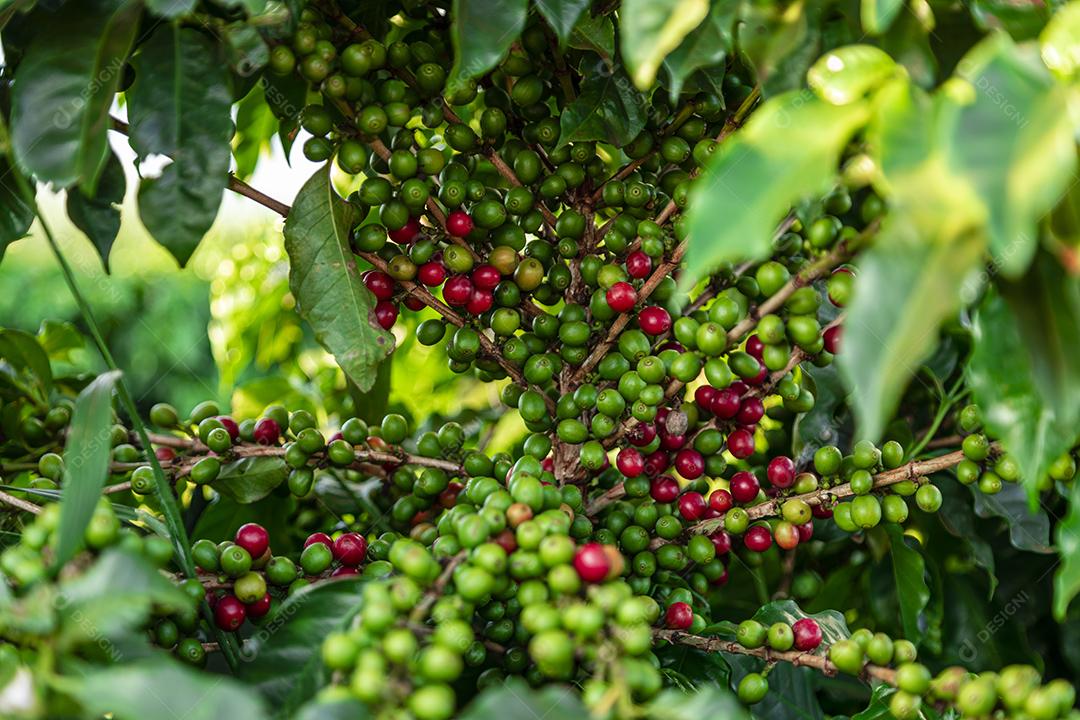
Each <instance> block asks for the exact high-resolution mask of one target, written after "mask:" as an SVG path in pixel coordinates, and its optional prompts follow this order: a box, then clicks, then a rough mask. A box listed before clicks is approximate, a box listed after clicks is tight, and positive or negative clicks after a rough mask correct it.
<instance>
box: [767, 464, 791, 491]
mask: <svg viewBox="0 0 1080 720" xmlns="http://www.w3.org/2000/svg"><path fill="white" fill-rule="evenodd" d="M768 474H769V483H770V484H771V485H772V486H773V487H776V488H780V489H781V490H783V489H786V488H789V487H791V486H792V485H794V484H795V462H794V461H793V460H792V459H791V458H789V457H787V456H785V455H780V456H778V457H774V458H773V459H772V460H770V461H769V470H768Z"/></svg>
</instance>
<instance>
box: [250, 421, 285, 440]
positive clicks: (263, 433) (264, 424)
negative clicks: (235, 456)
mask: <svg viewBox="0 0 1080 720" xmlns="http://www.w3.org/2000/svg"><path fill="white" fill-rule="evenodd" d="M253 437H254V438H255V442H257V443H258V444H260V445H277V443H278V438H280V437H281V426H280V425H278V424H277V421H276V420H274V419H273V418H262V419H261V420H259V422H257V423H255V431H254V433H253Z"/></svg>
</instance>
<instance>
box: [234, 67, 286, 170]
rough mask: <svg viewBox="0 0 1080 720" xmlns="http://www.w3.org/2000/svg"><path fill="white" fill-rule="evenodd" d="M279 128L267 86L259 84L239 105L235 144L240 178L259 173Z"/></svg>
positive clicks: (237, 108) (237, 107)
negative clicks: (269, 101) (264, 156)
mask: <svg viewBox="0 0 1080 720" xmlns="http://www.w3.org/2000/svg"><path fill="white" fill-rule="evenodd" d="M277 128H278V122H277V119H276V118H275V117H274V113H273V111H272V110H271V109H270V106H269V105H268V104H267V100H266V91H265V89H264V86H263V84H262V83H258V84H256V85H255V87H253V88H252V89H251V91H250V92H249V93H248V94H247V95H245V96H244V99H243V100H241V101H240V102H239V103H238V104H237V106H236V135H234V136H233V142H232V146H233V157H234V158H235V159H236V176H237V177H238V178H240V179H241V180H247V179H249V178H250V177H251V175H252V174H253V173H254V172H255V166H256V165H258V163H259V158H260V157H261V156H262V154H263V152H264V151H268V150H269V147H270V139H271V138H272V137H274V132H275V131H276V130H277Z"/></svg>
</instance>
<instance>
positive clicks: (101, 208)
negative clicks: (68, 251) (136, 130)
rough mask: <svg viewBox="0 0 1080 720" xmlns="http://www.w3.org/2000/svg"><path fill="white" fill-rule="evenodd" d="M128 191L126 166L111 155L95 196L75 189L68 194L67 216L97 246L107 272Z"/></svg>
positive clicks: (110, 153)
mask: <svg viewBox="0 0 1080 720" xmlns="http://www.w3.org/2000/svg"><path fill="white" fill-rule="evenodd" d="M126 190H127V180H126V179H125V177H124V167H123V166H122V165H121V164H120V160H118V159H117V157H116V155H115V154H114V153H112V152H109V157H108V159H107V160H106V162H105V168H104V169H103V170H102V173H101V180H100V182H98V186H97V191H96V192H95V193H94V194H93V195H87V194H86V193H85V191H84V190H82V189H78V190H76V189H74V188H73V189H71V190H68V193H67V214H68V217H69V218H71V222H72V223H74V224H75V227H77V228H79V229H80V230H82V231H83V233H84V234H85V235H86V237H88V238H90V242H92V243H94V247H95V248H97V251H98V255H100V256H101V261H102V262H103V263H104V264H105V269H106V271H107V270H108V269H109V251H110V250H111V249H112V245H113V241H115V240H116V236H117V234H119V232H120V205H122V204H123V202H124V192H125V191H126Z"/></svg>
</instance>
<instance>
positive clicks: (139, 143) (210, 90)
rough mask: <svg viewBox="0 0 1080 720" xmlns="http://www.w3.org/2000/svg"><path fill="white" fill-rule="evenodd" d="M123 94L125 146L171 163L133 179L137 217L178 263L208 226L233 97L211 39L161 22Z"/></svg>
mask: <svg viewBox="0 0 1080 720" xmlns="http://www.w3.org/2000/svg"><path fill="white" fill-rule="evenodd" d="M134 65H135V72H136V76H135V82H134V83H133V84H132V86H131V88H130V89H129V90H128V92H127V98H128V118H129V119H130V123H131V124H130V135H131V146H132V148H134V149H135V152H136V153H138V155H139V157H140V158H142V159H146V158H147V157H149V156H151V155H165V156H166V157H168V158H170V159H171V160H172V162H171V163H170V164H169V165H167V166H166V167H165V168H164V170H162V172H161V175H160V176H158V177H156V178H143V180H142V182H141V183H140V184H139V217H140V218H141V219H142V221H143V224H144V225H146V229H147V230H149V231H150V234H151V235H152V236H153V237H154V239H155V240H157V241H158V242H159V243H161V244H162V245H164V246H165V248H166V249H168V251H169V252H170V253H172V255H173V257H175V258H176V259H177V261H179V263H180V264H181V265H184V264H185V263H186V262H187V261H188V258H190V257H191V254H192V253H193V252H195V248H196V247H197V246H198V244H199V241H200V240H202V237H203V235H205V234H206V232H207V231H208V230H209V229H210V226H211V225H212V224H213V222H214V218H215V217H217V211H218V207H219V206H220V205H221V197H222V193H223V192H224V191H225V184H226V181H227V177H226V173H227V172H228V170H229V136H230V135H231V134H232V118H231V116H230V108H231V106H232V97H231V94H230V92H229V81H228V76H227V73H226V69H225V67H224V66H223V65H222V63H221V61H220V59H219V57H218V55H217V53H216V52H215V49H214V45H213V41H212V40H211V39H209V38H208V36H206V35H205V34H203V33H201V32H198V31H196V30H194V29H191V28H181V27H179V26H174V25H162V26H161V27H160V28H158V30H157V31H155V32H154V34H153V36H151V37H150V39H149V40H147V42H146V43H145V45H143V49H142V51H141V52H140V53H139V55H138V57H137V58H136V59H135V61H134Z"/></svg>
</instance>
